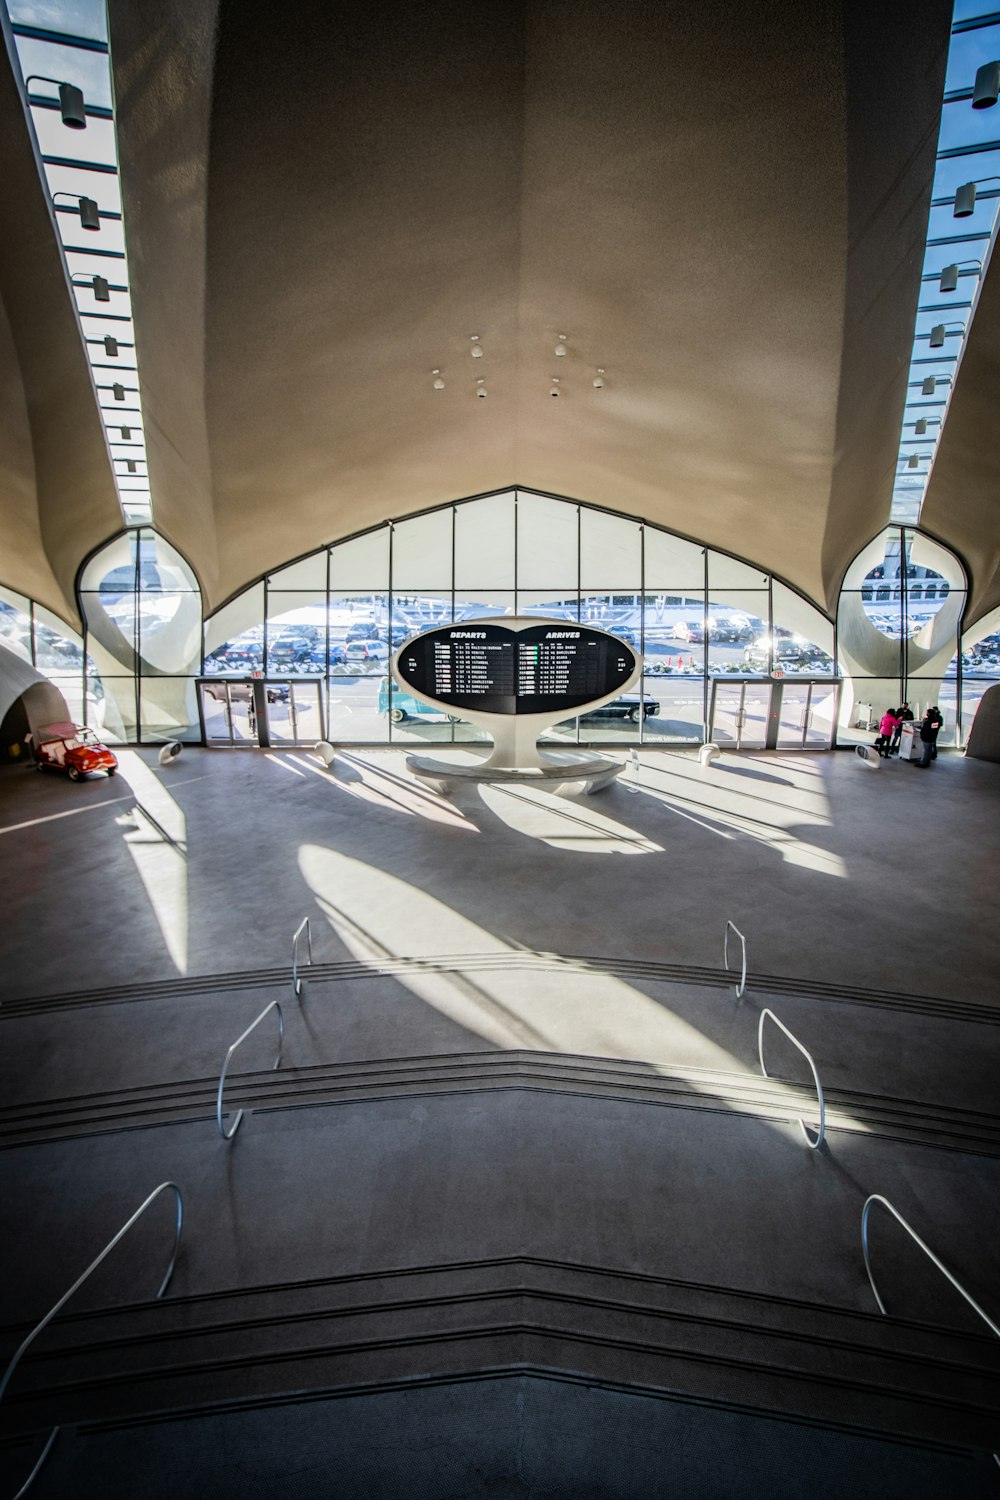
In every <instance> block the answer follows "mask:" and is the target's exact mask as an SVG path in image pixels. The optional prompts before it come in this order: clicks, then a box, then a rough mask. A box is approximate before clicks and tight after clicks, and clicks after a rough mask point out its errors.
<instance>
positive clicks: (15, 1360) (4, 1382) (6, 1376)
mask: <svg viewBox="0 0 1000 1500" xmlns="http://www.w3.org/2000/svg"><path fill="white" fill-rule="evenodd" d="M167 1188H170V1189H171V1191H172V1192H173V1194H174V1196H175V1198H176V1199H177V1220H176V1226H175V1229H174V1248H173V1250H172V1251H171V1253H170V1261H169V1264H168V1265H167V1269H166V1272H165V1274H164V1277H163V1280H162V1281H161V1282H160V1289H159V1291H158V1292H157V1294H156V1295H157V1298H160V1297H162V1296H163V1294H164V1292H165V1291H166V1290H167V1287H168V1286H169V1285H170V1278H171V1276H173V1274H174V1266H175V1265H176V1263H177V1251H178V1249H179V1248H180V1243H181V1230H182V1229H183V1227H184V1200H183V1198H182V1197H181V1190H180V1188H179V1187H178V1186H177V1184H176V1182H161V1183H160V1185H159V1187H158V1188H154V1189H153V1191H152V1192H151V1193H150V1195H149V1197H148V1198H147V1199H146V1201H145V1202H144V1203H141V1204H140V1205H139V1207H138V1208H137V1209H136V1211H135V1213H134V1214H133V1215H132V1217H131V1218H130V1219H128V1220H127V1222H126V1223H124V1224H123V1225H122V1227H121V1229H119V1231H118V1233H117V1234H116V1235H115V1236H114V1238H113V1239H111V1240H109V1241H108V1243H107V1244H106V1245H105V1247H104V1249H103V1250H102V1251H101V1253H100V1255H98V1256H97V1258H96V1260H92V1261H91V1263H90V1265H89V1266H88V1267H87V1269H86V1270H85V1271H84V1272H83V1274H82V1276H78V1277H77V1278H76V1280H75V1281H74V1283H73V1285H72V1286H71V1287H70V1289H69V1291H68V1292H63V1294H62V1296H61V1297H60V1298H59V1301H58V1302H57V1303H56V1304H55V1306H54V1307H51V1308H50V1309H49V1311H48V1312H47V1313H46V1314H45V1317H44V1318H43V1319H42V1320H41V1322H40V1323H36V1324H35V1326H34V1328H33V1329H32V1330H31V1332H30V1333H29V1334H28V1336H27V1338H26V1339H24V1341H23V1342H22V1343H21V1345H20V1346H19V1348H18V1349H16V1350H15V1352H14V1355H13V1357H12V1358H11V1361H10V1363H9V1364H8V1366H7V1368H6V1370H5V1371H4V1373H3V1378H2V1379H0V1401H2V1400H3V1397H4V1393H5V1392H6V1390H7V1387H8V1386H9V1385H10V1381H11V1376H12V1375H13V1374H14V1371H15V1370H16V1369H17V1367H18V1365H19V1364H20V1362H21V1359H22V1357H23V1356H24V1354H25V1353H26V1352H27V1350H28V1348H29V1346H30V1345H31V1344H32V1343H34V1341H35V1339H36V1338H37V1337H38V1335H39V1334H40V1333H41V1332H42V1331H43V1330H44V1329H45V1328H47V1327H48V1325H49V1324H50V1323H51V1322H52V1319H53V1318H54V1317H55V1316H56V1315H57V1313H60V1312H61V1311H62V1309H63V1308H64V1307H65V1306H66V1303H67V1302H68V1301H69V1299H70V1298H71V1297H72V1296H73V1294H74V1292H77V1291H79V1289H80V1287H82V1286H83V1283H84V1282H85V1281H86V1280H87V1278H88V1276H91V1275H93V1273H94V1272H95V1271H96V1270H97V1268H98V1266H99V1265H100V1264H101V1263H102V1261H104V1260H106V1259H107V1257H108V1256H109V1255H110V1254H111V1252H112V1250H113V1249H114V1248H115V1246H116V1245H117V1244H118V1242H119V1240H122V1239H124V1238H125V1236H126V1235H127V1234H128V1232H129V1230H130V1229H131V1228H132V1225H133V1224H134V1223H135V1222H136V1220H137V1219H140V1218H141V1217H142V1215H143V1214H144V1213H145V1212H146V1209H147V1208H148V1207H149V1205H150V1204H151V1203H152V1202H153V1201H154V1200H155V1199H156V1198H158V1197H159V1196H160V1194H161V1193H164V1192H166V1190H167ZM58 1436H59V1427H58V1424H57V1425H56V1426H55V1427H53V1429H52V1431H51V1432H50V1433H49V1436H48V1441H47V1442H46V1444H45V1447H44V1448H43V1449H42V1453H41V1457H40V1458H39V1459H38V1460H37V1461H36V1463H35V1467H34V1468H33V1469H32V1471H31V1473H30V1474H29V1475H28V1477H27V1479H26V1480H25V1481H24V1483H23V1484H22V1486H21V1488H20V1489H19V1490H18V1491H17V1493H16V1495H14V1497H13V1500H21V1496H22V1495H26V1494H27V1492H28V1490H29V1488H30V1486H31V1485H32V1484H33V1483H34V1481H35V1479H36V1477H37V1475H38V1473H39V1471H40V1470H41V1467H42V1465H43V1464H44V1462H45V1460H46V1459H47V1458H48V1456H49V1453H50V1452H51V1450H52V1444H53V1443H54V1442H55V1440H56V1438H57V1437H58Z"/></svg>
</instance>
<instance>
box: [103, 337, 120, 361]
mask: <svg viewBox="0 0 1000 1500" xmlns="http://www.w3.org/2000/svg"><path fill="white" fill-rule="evenodd" d="M104 352H105V354H106V355H107V356H108V357H109V359H116V358H117V356H118V340H117V339H113V338H112V337H111V335H110V333H109V334H107V335H106V337H105V339H104Z"/></svg>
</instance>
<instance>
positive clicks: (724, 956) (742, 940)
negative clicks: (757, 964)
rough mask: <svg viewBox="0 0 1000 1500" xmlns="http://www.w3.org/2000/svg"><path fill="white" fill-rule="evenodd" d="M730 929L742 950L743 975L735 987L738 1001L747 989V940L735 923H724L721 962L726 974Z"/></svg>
mask: <svg viewBox="0 0 1000 1500" xmlns="http://www.w3.org/2000/svg"><path fill="white" fill-rule="evenodd" d="M730 928H732V930H733V932H735V934H736V936H737V937H738V938H739V940H740V945H741V947H742V950H743V973H742V975H741V977H740V982H739V984H738V985H737V986H736V998H737V1000H739V999H740V997H741V996H742V994H743V991H744V990H745V989H746V987H747V940H746V938H745V937H744V936H743V934H742V932H741V931H740V929H739V928H738V927H737V926H736V924H735V922H727V923H726V936H725V939H724V941H723V944H722V962H723V963H724V964H725V967H726V973H727V974H728V973H730V968H729V930H730Z"/></svg>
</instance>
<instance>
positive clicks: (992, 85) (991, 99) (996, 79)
mask: <svg viewBox="0 0 1000 1500" xmlns="http://www.w3.org/2000/svg"><path fill="white" fill-rule="evenodd" d="M998 97H1000V62H988V63H983V65H982V67H981V68H979V69H978V70H977V72H976V82H975V84H974V85H973V89H972V107H973V109H991V108H992V107H993V105H994V104H996V102H997V98H998Z"/></svg>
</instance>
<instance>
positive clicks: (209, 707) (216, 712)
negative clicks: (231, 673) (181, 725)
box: [198, 682, 233, 745]
mask: <svg viewBox="0 0 1000 1500" xmlns="http://www.w3.org/2000/svg"><path fill="white" fill-rule="evenodd" d="M226 689H227V684H226V683H224V682H217V683H212V684H211V685H207V684H205V683H203V684H202V685H201V686H200V688H199V690H198V691H199V693H200V694H201V713H202V718H203V719H204V720H205V743H206V745H218V744H222V745H229V744H231V743H232V738H233V737H232V730H231V727H230V723H229V697H228V693H227V691H226Z"/></svg>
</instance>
